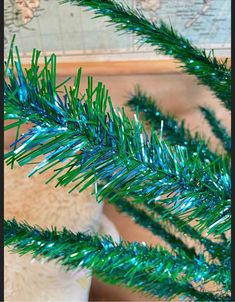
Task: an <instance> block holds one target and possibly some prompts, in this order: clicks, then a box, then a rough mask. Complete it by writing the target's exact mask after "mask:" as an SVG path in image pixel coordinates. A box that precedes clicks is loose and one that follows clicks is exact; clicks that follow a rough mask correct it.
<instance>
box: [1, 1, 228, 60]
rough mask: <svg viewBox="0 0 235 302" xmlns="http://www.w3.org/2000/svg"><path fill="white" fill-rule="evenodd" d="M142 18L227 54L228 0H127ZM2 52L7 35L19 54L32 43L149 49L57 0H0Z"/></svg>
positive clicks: (78, 51)
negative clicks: (0, 9) (1, 4)
mask: <svg viewBox="0 0 235 302" xmlns="http://www.w3.org/2000/svg"><path fill="white" fill-rule="evenodd" d="M126 2H127V3H128V4H129V5H131V6H132V7H135V8H139V9H141V10H142V11H143V12H144V13H145V14H146V16H147V17H148V18H150V19H151V20H153V21H155V22H158V20H159V19H163V20H164V21H166V22H168V23H170V24H171V25H173V26H174V27H175V28H176V29H177V30H178V31H179V32H180V33H181V34H183V35H184V36H185V37H187V38H189V40H191V41H192V42H193V43H194V44H195V45H197V46H198V47H203V48H206V49H211V48H214V49H215V52H218V53H219V54H220V53H222V55H225V56H230V44H231V1H230V0H171V1H169V0H129V1H126ZM4 6H5V8H4V15H5V21H4V22H5V29H4V36H5V51H6V53H7V51H8V49H9V44H10V41H11V39H12V35H13V34H14V33H16V43H17V45H18V46H19V49H20V51H21V53H22V55H23V56H25V57H27V56H30V54H31V52H32V49H33V48H34V47H35V48H37V49H40V50H42V51H43V52H45V53H47V52H55V53H57V54H58V55H63V56H66V55H67V56H72V55H80V56H82V55H89V54H99V55H102V56H106V55H108V54H119V55H120V54H122V55H125V54H129V55H131V54H133V55H134V54H141V53H142V54H143V53H145V54H146V53H148V54H149V55H150V56H151V55H152V54H153V49H152V48H151V47H149V46H147V45H144V46H141V47H140V45H139V43H137V39H136V37H135V36H134V35H130V34H128V35H127V34H122V35H120V33H117V32H115V28H114V27H113V26H108V27H107V26H106V24H107V23H106V22H105V20H106V19H105V18H99V19H95V20H94V19H93V20H92V17H93V13H92V12H84V9H81V8H80V7H75V6H71V5H69V4H64V5H59V4H58V0H4Z"/></svg>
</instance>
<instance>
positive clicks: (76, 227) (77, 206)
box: [4, 167, 119, 302]
mask: <svg viewBox="0 0 235 302" xmlns="http://www.w3.org/2000/svg"><path fill="white" fill-rule="evenodd" d="M30 169H32V167H20V168H19V167H15V168H14V169H13V170H11V169H10V168H9V167H5V172H4V174H5V185H4V186H5V193H4V195H5V218H6V219H10V218H13V217H16V219H17V220H19V221H22V220H25V221H27V222H28V223H30V224H32V225H39V226H41V227H51V226H52V225H53V226H57V228H58V229H60V228H62V227H63V226H65V227H67V228H68V229H70V230H72V231H74V232H78V231H82V232H84V231H89V232H93V231H99V229H100V232H101V233H107V234H110V235H111V236H113V238H114V240H116V241H118V240H119V236H118V233H117V231H116V229H115V227H114V226H113V224H112V223H111V222H110V221H109V220H108V219H107V218H106V217H105V216H104V215H103V214H102V204H98V203H97V202H96V200H95V198H94V196H92V195H91V192H92V188H88V189H87V190H86V191H83V192H81V193H78V192H77V191H76V192H73V193H71V194H68V190H69V187H58V188H55V187H54V186H55V182H53V183H49V184H45V181H46V180H47V179H48V178H49V177H50V172H48V173H47V174H42V175H39V174H37V175H34V176H33V177H32V178H28V177H27V174H28V172H29V171H30ZM4 257H5V276H4V279H5V301H8V302H13V301H18V302H20V301H22V302H23V301H24V302H25V301H30V302H33V301H35V302H36V301H38V302H39V301H40V302H44V301H48V302H49V301H50V302H60V301H61V302H62V301H66V302H70V301H71V302H72V301H88V297H89V289H90V285H91V272H90V271H89V270H85V269H83V270H81V269H80V270H77V271H75V272H66V271H65V269H63V268H62V267H61V266H60V265H59V264H56V263H55V262H50V263H41V262H39V261H37V260H34V261H32V258H31V256H30V255H25V256H19V255H18V254H11V253H9V251H8V249H7V248H6V249H5V256H4Z"/></svg>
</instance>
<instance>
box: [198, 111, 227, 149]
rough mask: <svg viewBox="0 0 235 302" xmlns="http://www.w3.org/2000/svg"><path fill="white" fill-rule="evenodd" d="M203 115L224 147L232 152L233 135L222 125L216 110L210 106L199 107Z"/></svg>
mask: <svg viewBox="0 0 235 302" xmlns="http://www.w3.org/2000/svg"><path fill="white" fill-rule="evenodd" d="M199 108H200V110H201V112H202V114H203V116H204V117H205V119H206V120H207V122H208V123H209V125H210V126H211V129H212V131H213V133H214V135H215V136H216V137H217V138H218V139H219V140H220V141H221V142H222V144H223V147H224V149H225V150H226V151H227V152H228V154H230V153H231V136H230V135H229V134H228V132H227V130H226V128H225V127H224V126H223V125H222V123H221V121H220V120H218V118H217V117H216V115H215V112H214V111H213V110H211V109H210V108H208V107H205V106H200V107H199Z"/></svg>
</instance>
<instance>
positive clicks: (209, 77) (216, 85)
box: [59, 0, 231, 110]
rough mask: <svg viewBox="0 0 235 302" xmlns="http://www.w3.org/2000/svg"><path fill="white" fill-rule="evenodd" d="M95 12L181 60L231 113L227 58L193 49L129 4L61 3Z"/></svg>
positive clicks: (100, 0)
mask: <svg viewBox="0 0 235 302" xmlns="http://www.w3.org/2000/svg"><path fill="white" fill-rule="evenodd" d="M59 2H60V3H71V4H73V5H79V6H82V7H86V8H87V9H89V10H93V11H94V13H95V15H96V17H101V16H106V17H108V18H109V20H108V22H110V23H112V24H115V26H116V29H117V30H118V31H123V30H125V31H128V32H131V33H135V34H136V35H137V36H138V37H139V40H140V41H141V42H142V43H148V44H150V45H152V46H154V47H156V46H157V47H158V48H157V50H158V51H161V52H162V53H164V54H166V55H171V56H173V57H174V58H175V59H177V60H179V61H181V62H182V63H183V65H182V66H181V67H183V68H184V70H185V71H186V72H188V73H189V74H193V75H195V76H196V77H197V78H198V80H199V82H200V83H202V84H204V85H206V86H208V87H209V88H210V89H211V91H213V92H214V93H215V95H216V96H217V97H218V98H219V99H220V100H221V101H222V104H223V105H224V106H225V107H226V108H227V109H229V110H231V69H230V68H227V67H226V65H227V59H226V60H225V61H224V62H219V61H218V60H217V59H216V57H215V56H214V53H213V51H211V52H210V53H209V54H208V55H207V54H206V51H205V49H202V50H201V49H199V48H197V47H195V46H193V45H192V44H191V43H190V41H189V40H188V39H186V38H184V37H183V36H181V35H180V34H178V33H177V32H176V31H175V30H174V29H173V28H172V27H171V26H169V25H167V24H166V23H165V22H163V21H162V20H161V21H160V22H159V24H155V23H153V22H151V21H149V20H148V19H146V17H145V16H144V15H143V14H142V12H140V11H139V10H135V9H132V8H131V7H130V6H128V5H127V4H123V3H121V2H118V1H116V0H59Z"/></svg>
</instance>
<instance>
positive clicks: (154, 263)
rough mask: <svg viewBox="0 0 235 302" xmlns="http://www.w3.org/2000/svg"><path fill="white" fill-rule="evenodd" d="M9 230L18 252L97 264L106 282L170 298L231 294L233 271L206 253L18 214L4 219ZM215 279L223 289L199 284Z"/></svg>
mask: <svg viewBox="0 0 235 302" xmlns="http://www.w3.org/2000/svg"><path fill="white" fill-rule="evenodd" d="M4 233H5V236H4V243H5V245H6V246H9V247H10V248H11V250H12V252H18V253H20V254H21V255H24V254H28V253H31V254H32V255H33V257H36V258H40V257H43V258H45V259H46V260H48V261H50V260H57V261H58V262H59V263H61V264H62V265H64V266H65V267H66V269H76V268H78V266H80V267H84V268H88V269H92V271H93V273H94V274H96V275H97V276H98V277H100V278H101V279H102V280H104V281H105V282H108V283H111V284H124V285H125V286H127V287H130V288H132V289H133V290H142V291H144V292H146V293H147V294H149V295H151V296H158V297H160V298H161V297H164V298H167V299H170V298H173V297H175V296H177V295H181V294H184V295H186V296H189V297H194V298H196V299H197V300H199V301H221V300H223V301H224V300H228V299H229V293H228V291H229V286H230V284H229V283H230V277H229V273H228V271H227V270H225V269H223V267H220V266H218V265H216V264H210V265H208V264H207V263H206V262H205V260H204V258H203V256H202V255H201V256H200V257H197V258H196V257H195V258H194V259H193V260H192V259H190V258H188V257H187V256H186V255H185V254H183V253H181V255H177V256H173V255H171V254H170V253H169V252H168V251H166V250H164V249H162V248H160V247H148V246H146V244H145V243H142V244H140V243H137V242H134V243H127V242H120V243H115V242H113V240H112V239H111V238H110V237H107V236H104V237H102V238H99V237H98V236H97V235H88V234H83V233H77V234H74V233H72V232H71V231H69V230H67V229H65V228H64V229H63V230H62V231H58V230H56V229H55V228H54V229H52V230H49V229H45V230H43V229H41V228H39V227H37V228H36V227H32V226H29V225H28V224H26V223H18V222H16V220H14V219H13V220H7V221H5V222H4ZM212 276H213V278H212ZM212 279H213V281H214V282H216V283H218V284H223V286H224V287H225V291H224V292H223V293H221V290H220V295H216V294H214V293H210V292H206V291H199V290H198V289H196V288H197V284H201V280H204V282H205V281H206V280H210V281H212ZM192 281H193V282H195V287H193V286H192V284H191V282H192ZM226 292H227V293H226Z"/></svg>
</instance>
